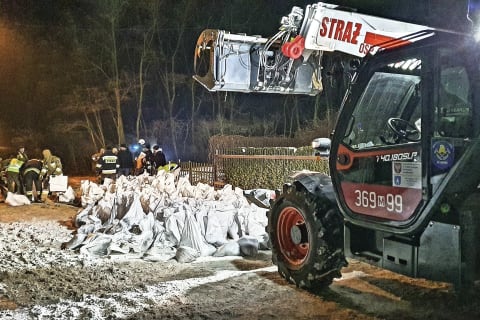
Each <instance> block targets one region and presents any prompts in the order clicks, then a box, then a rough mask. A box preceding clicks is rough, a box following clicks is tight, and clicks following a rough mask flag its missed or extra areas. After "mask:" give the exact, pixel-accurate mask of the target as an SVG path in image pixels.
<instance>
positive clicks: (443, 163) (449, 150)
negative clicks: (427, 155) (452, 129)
mask: <svg viewBox="0 0 480 320" xmlns="http://www.w3.org/2000/svg"><path fill="white" fill-rule="evenodd" d="M454 158H455V149H454V148H453V145H452V144H451V143H450V142H447V141H436V142H435V143H434V144H433V146H432V162H433V165H434V166H435V168H437V169H440V170H445V169H448V168H450V167H451V166H452V165H453V160H454Z"/></svg>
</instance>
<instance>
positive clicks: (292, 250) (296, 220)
mask: <svg viewBox="0 0 480 320" xmlns="http://www.w3.org/2000/svg"><path fill="white" fill-rule="evenodd" d="M294 227H299V228H301V229H305V227H306V224H305V218H304V217H303V215H302V214H301V213H300V211H298V210H297V209H296V208H294V207H287V208H284V209H283V210H282V211H281V212H280V215H279V217H278V224H277V243H278V247H279V250H280V252H281V254H282V256H283V257H284V259H285V260H286V261H287V263H288V264H289V265H290V267H291V268H292V269H298V268H300V267H301V265H302V264H303V263H304V261H305V259H306V258H307V256H308V253H309V250H310V245H309V241H308V240H307V241H304V242H301V243H295V241H294V240H293V238H292V228H294Z"/></svg>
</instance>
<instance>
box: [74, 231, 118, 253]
mask: <svg viewBox="0 0 480 320" xmlns="http://www.w3.org/2000/svg"><path fill="white" fill-rule="evenodd" d="M111 243H112V238H111V236H109V235H104V234H101V233H97V234H90V235H88V237H87V238H86V239H85V241H84V242H83V246H82V247H80V253H81V254H85V255H93V256H105V255H108V254H109V253H110V251H109V247H110V244H111Z"/></svg>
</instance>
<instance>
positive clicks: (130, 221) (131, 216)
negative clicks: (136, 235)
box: [120, 196, 145, 229]
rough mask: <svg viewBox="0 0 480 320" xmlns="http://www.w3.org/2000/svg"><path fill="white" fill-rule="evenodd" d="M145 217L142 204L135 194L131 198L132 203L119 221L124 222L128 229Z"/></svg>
mask: <svg viewBox="0 0 480 320" xmlns="http://www.w3.org/2000/svg"><path fill="white" fill-rule="evenodd" d="M144 217H145V213H144V212H143V208H142V205H141V204H140V200H139V197H138V196H136V197H135V199H134V200H133V203H132V205H131V207H130V209H129V210H128V212H127V213H126V214H125V216H124V217H123V218H122V219H121V220H120V223H122V224H125V225H126V227H127V229H129V228H130V227H131V226H133V225H138V224H139V223H140V221H142V220H143V218H144Z"/></svg>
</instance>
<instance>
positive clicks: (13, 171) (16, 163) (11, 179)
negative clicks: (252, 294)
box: [7, 158, 23, 193]
mask: <svg viewBox="0 0 480 320" xmlns="http://www.w3.org/2000/svg"><path fill="white" fill-rule="evenodd" d="M22 165H23V161H22V160H19V159H17V158H11V159H10V162H9V163H8V166H7V185H8V191H10V192H12V193H22V191H23V188H22V182H21V181H20V168H21V167H22Z"/></svg>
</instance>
